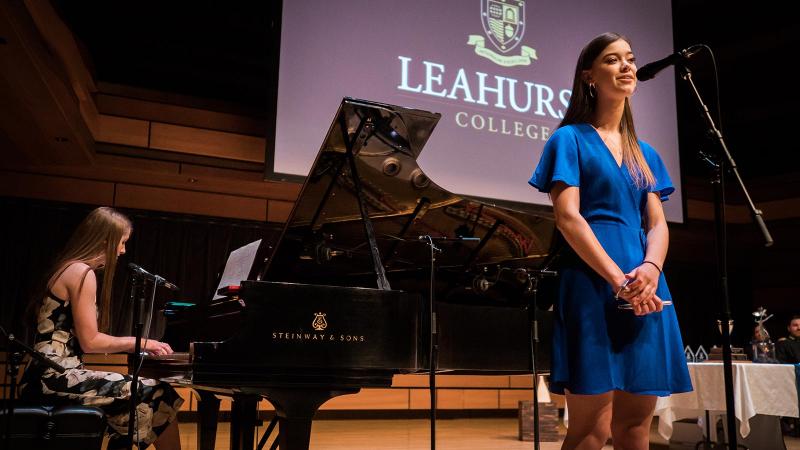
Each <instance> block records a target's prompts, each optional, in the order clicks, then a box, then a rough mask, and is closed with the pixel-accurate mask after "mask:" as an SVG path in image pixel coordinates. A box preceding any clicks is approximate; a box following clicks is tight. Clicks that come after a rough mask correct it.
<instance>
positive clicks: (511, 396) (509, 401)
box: [500, 389, 533, 409]
mask: <svg viewBox="0 0 800 450" xmlns="http://www.w3.org/2000/svg"><path fill="white" fill-rule="evenodd" d="M526 400H531V401H532V400H533V391H532V390H528V389H518V390H512V389H507V390H502V391H500V409H517V408H518V407H519V402H520V401H526Z"/></svg>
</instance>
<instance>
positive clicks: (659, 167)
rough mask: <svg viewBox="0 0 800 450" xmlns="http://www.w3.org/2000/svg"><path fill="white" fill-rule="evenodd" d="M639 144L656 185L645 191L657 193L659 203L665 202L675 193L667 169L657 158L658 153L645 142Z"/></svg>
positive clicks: (658, 157)
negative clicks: (659, 199)
mask: <svg viewBox="0 0 800 450" xmlns="http://www.w3.org/2000/svg"><path fill="white" fill-rule="evenodd" d="M639 144H640V146H641V147H642V151H643V152H644V154H645V159H646V160H647V164H648V165H649V166H650V170H651V171H652V172H653V176H654V177H655V179H656V183H655V184H654V185H653V186H651V187H649V188H648V189H647V190H648V191H649V192H655V193H658V196H659V197H660V198H661V201H662V202H665V201H667V200H669V196H670V195H671V194H672V193H673V192H675V186H673V184H672V180H671V179H670V177H669V172H668V171H667V167H666V166H665V165H664V162H663V161H662V160H661V157H660V156H658V152H656V150H655V149H654V148H653V147H651V146H650V145H649V144H647V143H646V142H641V141H640V142H639Z"/></svg>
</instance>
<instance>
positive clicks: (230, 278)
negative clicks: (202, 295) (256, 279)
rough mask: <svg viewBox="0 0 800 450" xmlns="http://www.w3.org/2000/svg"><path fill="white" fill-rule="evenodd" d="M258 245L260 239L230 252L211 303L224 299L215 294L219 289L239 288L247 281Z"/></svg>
mask: <svg viewBox="0 0 800 450" xmlns="http://www.w3.org/2000/svg"><path fill="white" fill-rule="evenodd" d="M260 244H261V239H259V240H257V241H254V242H251V243H249V244H247V245H245V246H244V247H240V248H237V249H236V250H234V251H232V252H231V254H230V255H229V256H228V262H226V263H225V270H223V271H222V278H221V279H220V280H219V286H217V290H216V291H214V292H215V293H214V298H213V299H212V301H213V300H218V299H221V298H225V297H224V296H222V295H219V294H217V293H216V292H217V291H219V290H220V289H221V288H223V287H225V286H239V284H241V282H242V280H246V279H247V276H248V275H250V269H251V268H253V262H254V261H255V259H256V252H257V251H258V246H259V245H260Z"/></svg>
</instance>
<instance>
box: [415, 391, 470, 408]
mask: <svg viewBox="0 0 800 450" xmlns="http://www.w3.org/2000/svg"><path fill="white" fill-rule="evenodd" d="M466 392H469V391H465V390H464V389H441V390H437V391H436V406H437V408H438V409H464V397H465V393H466ZM410 394H411V395H410V402H409V405H410V408H411V409H430V407H431V396H430V392H429V391H428V390H427V389H411V390H410Z"/></svg>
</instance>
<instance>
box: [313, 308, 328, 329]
mask: <svg viewBox="0 0 800 450" xmlns="http://www.w3.org/2000/svg"><path fill="white" fill-rule="evenodd" d="M311 326H312V327H314V329H315V330H316V331H322V330H324V329H325V328H328V322H327V321H326V320H325V313H321V312H318V313H315V314H314V321H313V322H311Z"/></svg>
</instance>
